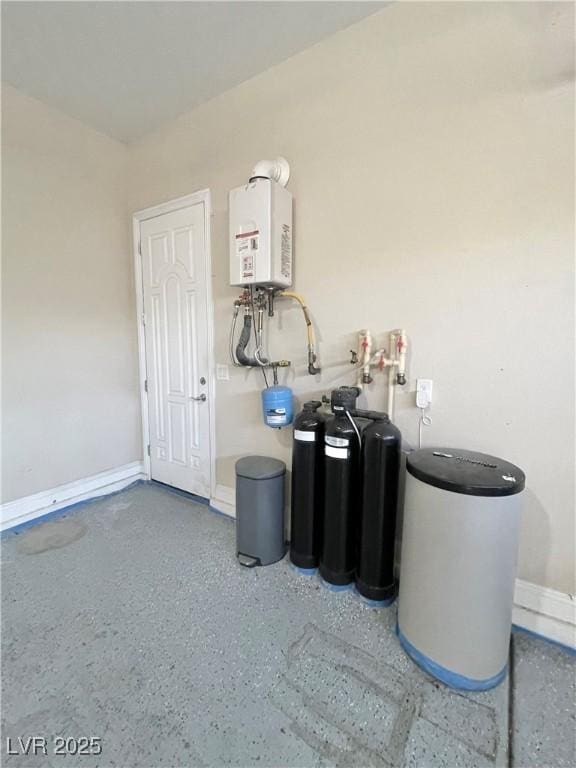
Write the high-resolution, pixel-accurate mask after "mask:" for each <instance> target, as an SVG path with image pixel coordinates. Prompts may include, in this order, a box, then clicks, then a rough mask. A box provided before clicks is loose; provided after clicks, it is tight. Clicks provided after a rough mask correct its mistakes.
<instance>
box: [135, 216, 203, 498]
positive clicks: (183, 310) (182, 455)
mask: <svg viewBox="0 0 576 768" xmlns="http://www.w3.org/2000/svg"><path fill="white" fill-rule="evenodd" d="M206 247H207V244H206V232H205V225H204V203H203V202H199V203H196V204H194V205H190V206H188V207H186V208H181V209H180V210H177V211H174V212H172V213H165V214H163V215H161V216H155V217H154V218H151V219H147V220H146V221H142V222H141V223H140V250H141V254H142V279H143V293H144V327H145V338H146V375H147V383H148V409H149V418H150V425H149V426H150V468H151V476H152V479H153V480H159V481H160V482H162V483H167V484H168V485H172V486H175V487H176V488H181V489H182V490H185V491H189V492H190V493H195V494H198V495H199V496H204V497H209V496H210V430H209V407H210V403H209V401H208V391H209V390H208V341H207V337H208V316H207V314H208V313H207V281H206V277H207V276H206Z"/></svg>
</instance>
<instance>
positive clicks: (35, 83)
mask: <svg viewBox="0 0 576 768" xmlns="http://www.w3.org/2000/svg"><path fill="white" fill-rule="evenodd" d="M384 4H385V3H377V2H171V1H170V0H168V1H166V2H101V1H99V2H78V1H77V2H47V1H46V0H43V1H41V2H2V79H3V80H5V81H7V82H8V83H10V84H11V85H13V86H15V87H16V88H18V89H19V90H21V91H23V92H24V93H26V94H28V95H29V96H33V97H35V98H37V99H40V100H41V101H44V102H45V103H47V104H50V105H51V106H54V107H57V108H58V109H60V110H62V111H63V112H65V113H67V114H68V115H70V116H72V117H75V118H77V119H79V120H82V121H83V122H84V123H86V124H88V125H91V126H92V127H94V128H96V129H97V130H99V131H102V132H103V133H106V134H108V135H110V136H112V137H114V138H116V139H119V140H120V141H127V142H129V141H133V140H135V139H137V138H138V137H140V136H142V135H143V134H145V133H148V132H149V131H153V130H154V129H155V128H157V127H158V126H159V125H161V124H162V123H163V122H165V121H167V120H171V119H173V118H175V117H177V116H178V115H180V114H182V113H184V112H186V111H187V110H189V109H192V108H193V107H195V106H197V105H198V104H200V103H202V102H204V101H207V100H208V99H211V98H213V97H214V96H216V95H218V94H219V93H222V92H223V91H225V90H227V89H229V88H232V87H233V86H235V85H237V84H238V83H241V82H243V81H244V80H247V79H248V78H250V77H252V76H254V75H256V74H257V73H259V72H262V71H264V70H265V69H268V68H269V67H271V66H273V65H274V64H276V63H278V62H280V61H283V60H284V59H287V58H288V57H290V56H292V55H294V54H295V53H297V52H298V51H301V50H303V49H304V48H307V47H309V46H311V45H313V44H314V43H316V42H318V41H319V40H322V39H323V38H325V37H328V36H329V35H332V34H333V33H334V32H337V31H338V30H340V29H344V28H345V27H347V26H349V25H350V24H353V23H354V22H356V21H358V20H360V19H362V18H364V17H365V16H368V15H369V14H371V13H374V12H376V11H378V10H380V8H382V7H383V5H384Z"/></svg>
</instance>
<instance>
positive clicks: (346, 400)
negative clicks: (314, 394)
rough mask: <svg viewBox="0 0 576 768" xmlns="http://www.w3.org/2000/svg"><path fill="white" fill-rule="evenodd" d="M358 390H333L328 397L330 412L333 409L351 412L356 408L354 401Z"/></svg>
mask: <svg viewBox="0 0 576 768" xmlns="http://www.w3.org/2000/svg"><path fill="white" fill-rule="evenodd" d="M359 394H360V390H359V389H358V387H345V386H344V387H338V389H333V390H332V393H331V395H330V407H331V408H332V411H334V409H335V408H338V409H342V408H345V409H346V410H347V411H352V410H353V409H354V408H355V407H356V400H357V399H358V395H359Z"/></svg>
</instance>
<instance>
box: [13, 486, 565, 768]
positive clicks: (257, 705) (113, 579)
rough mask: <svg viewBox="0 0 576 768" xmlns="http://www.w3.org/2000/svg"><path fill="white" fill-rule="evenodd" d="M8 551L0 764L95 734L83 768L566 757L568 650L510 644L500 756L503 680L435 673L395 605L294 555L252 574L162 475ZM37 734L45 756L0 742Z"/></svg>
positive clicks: (559, 761) (212, 519)
mask: <svg viewBox="0 0 576 768" xmlns="http://www.w3.org/2000/svg"><path fill="white" fill-rule="evenodd" d="M1 549H2V619H3V630H2V665H3V666H2V671H3V675H2V689H3V698H2V705H3V706H2V713H3V723H2V731H3V733H2V736H3V738H2V764H3V765H6V766H14V768H16V766H28V765H30V766H38V765H42V766H58V765H62V764H63V763H62V760H63V758H62V757H61V756H57V755H55V754H54V746H55V745H54V740H53V737H54V736H57V735H61V736H65V737H74V738H78V737H83V736H86V737H91V736H95V737H99V738H101V740H102V754H101V755H100V756H83V757H81V758H80V757H76V758H71V757H67V758H65V759H64V764H68V765H74V766H77V765H82V766H123V768H129V767H132V766H138V767H139V768H159V767H160V766H170V767H173V766H194V767H196V766H197V767H198V768H202V767H203V766H223V765H234V766H242V767H243V768H247V767H248V766H299V767H303V766H318V767H319V768H320V767H324V766H343V767H348V768H353V767H356V766H374V768H390V767H395V766H410V767H414V768H415V767H416V766H422V768H424V767H425V768H434V767H435V766H447V767H449V768H458V766H466V768H473V767H474V766H506V765H508V764H509V757H510V755H511V756H512V758H513V763H514V765H518V766H544V765H548V766H564V765H573V764H574V752H573V751H572V750H573V744H571V743H570V734H571V733H572V731H569V730H567V729H569V728H570V727H571V725H573V718H574V697H573V695H571V694H570V688H569V686H570V679H572V682H573V674H574V661H575V660H574V658H573V657H570V656H569V655H568V654H566V653H565V652H563V651H560V650H558V649H556V648H553V647H551V646H548V645H547V644H545V643H542V642H541V641H535V640H533V639H532V638H526V637H520V636H519V637H518V640H517V644H516V650H515V665H514V668H513V670H514V672H513V680H514V683H515V687H516V688H517V690H514V691H513V694H514V695H513V699H512V708H511V711H512V722H511V724H510V725H511V726H512V736H513V738H512V745H511V746H512V749H511V751H510V754H509V749H508V747H509V743H508V742H509V739H508V728H509V720H508V714H509V706H510V703H511V702H510V700H509V681H508V680H506V681H505V682H504V683H503V684H502V685H501V686H499V687H498V688H497V689H496V690H494V691H490V692H485V693H480V694H471V695H461V694H459V693H456V692H454V691H450V690H448V689H446V688H444V687H443V686H441V685H438V684H437V683H435V682H434V681H432V680H431V679H430V678H428V677H427V676H426V675H424V674H423V673H421V672H420V670H419V669H418V668H417V667H415V666H414V665H413V664H412V662H411V661H410V660H409V659H408V658H407V657H406V656H405V654H404V653H403V652H402V650H401V649H400V648H399V646H398V643H397V641H396V638H395V636H394V627H395V621H396V613H395V609H394V608H389V609H384V610H381V609H374V608H372V607H369V606H368V605H366V604H365V603H364V602H363V601H362V600H361V599H360V598H359V597H358V596H356V595H355V594H353V593H339V594H335V593H332V592H329V591H328V590H326V589H325V588H324V587H322V586H321V585H320V583H319V582H318V580H317V579H316V578H310V577H305V576H301V575H300V574H298V573H296V572H295V571H293V570H292V569H291V568H290V566H289V564H288V562H287V560H284V561H283V562H281V563H278V564H276V565H273V566H269V567H267V568H260V569H259V568H255V569H245V568H242V567H241V566H239V565H238V564H237V563H236V560H235V557H234V523H233V521H232V520H229V519H227V518H224V517H222V516H219V515H217V514H214V513H213V512H211V511H210V510H209V509H208V508H206V507H204V506H201V505H198V504H194V503H192V502H191V501H189V500H188V499H187V498H183V497H181V496H178V495H176V494H174V493H170V492H169V491H167V490H165V489H163V488H160V487H158V486H154V485H140V486H137V487H134V488H131V489H128V490H126V491H124V492H122V493H120V494H117V495H116V496H113V497H109V498H107V499H103V500H100V501H95V502H93V503H91V504H89V505H86V506H84V507H80V508H78V509H76V510H74V511H73V512H71V513H69V514H68V515H66V516H64V517H59V518H58V519H57V520H54V521H49V522H47V523H44V524H40V525H35V526H33V527H31V528H28V529H26V530H23V531H21V532H19V533H9V534H7V535H6V536H5V537H4V538H3V541H2V547H1ZM551 680H552V681H553V683H552V684H551V685H548V683H549V682H550V681H551ZM541 681H545V682H544V684H541ZM567 685H568V687H567ZM552 700H553V701H552ZM552 707H554V709H553V711H551V708H552ZM551 717H552V718H553V719H554V722H553V723H551V722H550V718H551ZM29 736H40V737H44V738H46V739H47V746H46V751H47V753H48V754H47V755H42V754H40V755H38V756H36V757H32V756H26V757H25V756H23V755H22V754H17V755H7V754H6V753H7V744H8V742H7V738H10V739H11V741H10V744H11V747H12V751H16V752H22V746H21V745H20V744H19V742H18V737H23V738H24V739H25V738H26V737H29ZM559 739H560V740H562V741H563V744H562V745H560V746H559V745H558V740H559ZM72 748H73V744H72ZM566 761H568V762H566ZM570 761H571V762H570Z"/></svg>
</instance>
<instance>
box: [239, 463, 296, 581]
mask: <svg viewBox="0 0 576 768" xmlns="http://www.w3.org/2000/svg"><path fill="white" fill-rule="evenodd" d="M285 475H286V465H285V464H284V462H283V461H279V460H278V459H272V458H270V457H268V456H246V457H245V458H243V459H238V461H237V462H236V554H237V556H238V560H239V562H240V563H241V564H242V565H246V566H249V567H253V566H255V565H270V564H271V563H275V562H276V561H277V560H281V559H282V558H283V557H284V554H285V552H286V545H285V539H284V481H285Z"/></svg>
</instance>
